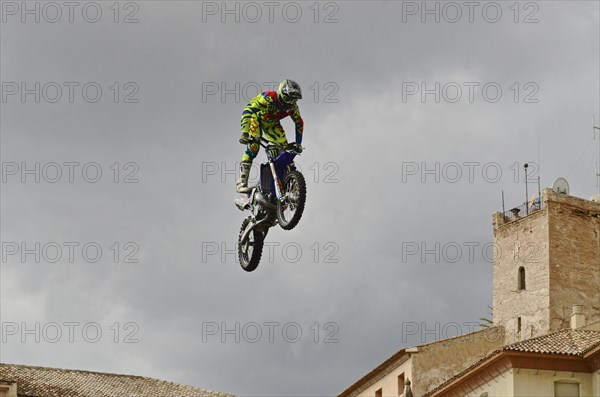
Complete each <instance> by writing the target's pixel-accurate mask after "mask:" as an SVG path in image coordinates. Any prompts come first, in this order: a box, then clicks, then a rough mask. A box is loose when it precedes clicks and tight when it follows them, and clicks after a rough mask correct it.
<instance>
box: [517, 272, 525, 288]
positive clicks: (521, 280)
mask: <svg viewBox="0 0 600 397" xmlns="http://www.w3.org/2000/svg"><path fill="white" fill-rule="evenodd" d="M518 289H519V291H522V290H524V289H525V268H524V267H523V266H521V267H520V268H519V285H518Z"/></svg>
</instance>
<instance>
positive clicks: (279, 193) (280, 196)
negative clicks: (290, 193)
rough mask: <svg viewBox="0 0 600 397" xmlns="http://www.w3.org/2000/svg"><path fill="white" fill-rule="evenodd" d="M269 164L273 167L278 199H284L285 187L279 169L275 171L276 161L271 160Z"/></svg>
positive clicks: (272, 171) (272, 172)
mask: <svg viewBox="0 0 600 397" xmlns="http://www.w3.org/2000/svg"><path fill="white" fill-rule="evenodd" d="M269 166H270V167H271V174H273V181H274V183H273V184H274V185H275V195H276V196H277V200H279V201H281V200H283V188H282V187H281V181H280V180H279V177H278V176H277V171H275V163H274V162H273V161H269Z"/></svg>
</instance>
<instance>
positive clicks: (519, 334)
mask: <svg viewBox="0 0 600 397" xmlns="http://www.w3.org/2000/svg"><path fill="white" fill-rule="evenodd" d="M493 228H494V248H495V249H494V269H493V322H494V326H493V327H490V328H488V329H486V330H482V331H478V332H474V333H470V334H467V335H462V336H459V337H456V338H451V339H446V340H442V341H438V342H434V343H428V344H424V345H420V346H416V347H412V348H407V349H402V350H400V351H399V352H397V353H396V354H394V355H393V356H391V357H390V358H389V359H388V360H386V361H385V362H383V363H382V364H381V365H379V366H378V367H377V368H375V369H373V370H372V371H370V372H369V373H367V374H366V375H365V376H363V377H362V378H361V379H359V380H358V381H356V382H355V383H354V384H352V385H351V386H349V387H348V388H346V389H345V390H344V391H343V392H341V393H340V394H339V397H355V396H360V397H362V396H364V397H386V396H402V397H409V396H411V395H412V396H418V397H497V396H498V397H500V396H506V397H513V396H520V397H538V396H539V397H599V396H600V199H595V200H584V199H581V198H577V197H573V196H569V195H565V194H559V193H556V192H554V191H553V190H551V189H545V190H544V192H543V194H542V197H540V198H539V200H536V201H532V202H531V203H530V205H528V206H526V207H522V208H515V209H513V210H511V211H509V212H508V213H499V212H498V213H495V214H494V215H493ZM407 383H409V385H408V386H407Z"/></svg>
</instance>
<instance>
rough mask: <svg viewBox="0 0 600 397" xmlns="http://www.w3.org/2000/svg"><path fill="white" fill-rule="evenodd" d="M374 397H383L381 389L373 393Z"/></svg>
mask: <svg viewBox="0 0 600 397" xmlns="http://www.w3.org/2000/svg"><path fill="white" fill-rule="evenodd" d="M375 397H383V389H379V390H377V391H376V392H375Z"/></svg>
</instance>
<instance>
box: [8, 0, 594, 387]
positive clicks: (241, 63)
mask: <svg viewBox="0 0 600 397" xmlns="http://www.w3.org/2000/svg"><path fill="white" fill-rule="evenodd" d="M598 4H599V3H598V2H597V1H532V2H518V3H515V2H513V1H509V2H473V3H466V4H465V2H451V3H447V2H435V1H429V2H427V3H422V2H400V1H371V2H367V1H351V2H343V1H341V2H326V1H323V2H313V1H307V2H277V1H275V2H271V3H269V2H245V3H242V2H228V3H222V2H200V1H198V2H194V1H175V2H167V1H136V2H125V1H122V2H119V3H115V2H112V1H106V2H105V1H98V2H95V3H94V2H74V3H67V4H65V2H60V1H59V2H35V1H28V2H25V3H23V2H10V1H2V2H1V6H2V8H1V12H2V21H1V22H2V23H1V30H0V34H1V37H0V44H1V61H0V66H1V76H0V77H1V81H2V101H1V103H0V105H1V110H0V118H1V124H0V130H1V155H2V178H3V179H2V185H1V189H2V190H1V211H2V212H1V234H2V235H1V240H2V263H1V279H0V287H1V291H0V297H1V304H0V308H1V322H2V341H1V344H0V360H1V361H2V362H7V363H17V364H29V365H41V366H51V367H60V368H77V369H86V370H94V371H103V372H118V373H128V374H137V375H145V376H152V377H157V378H161V379H166V380H170V381H174V382H179V383H185V384H190V385H195V386H199V387H203V388H209V389H214V390H219V391H223V392H229V393H235V394H239V395H261V396H263V395H264V396H274V395H290V396H291V395H295V396H297V395H332V394H335V393H337V392H339V391H341V390H342V389H344V388H345V387H347V386H348V385H349V384H351V383H352V382H354V381H355V380H357V379H358V378H359V377H360V376H362V375H363V374H365V373H366V372H368V371H369V370H370V369H372V368H373V367H374V366H376V365H377V364H379V363H380V362H382V361H383V360H384V359H386V358H387V357H388V356H389V355H391V354H392V353H394V352H395V351H397V350H398V349H400V348H402V347H405V346H409V345H415V344H419V343H422V342H430V341H432V340H434V339H439V338H443V337H449V336H454V335H456V332H457V331H456V329H455V328H456V327H454V328H452V326H451V325H449V324H454V323H457V324H459V325H460V329H461V331H462V332H469V331H470V330H471V328H470V327H472V323H473V322H476V321H477V320H478V318H479V317H482V316H486V315H487V314H488V308H487V306H489V305H491V300H492V294H491V285H492V264H491V260H490V257H491V250H490V249H489V248H490V246H489V243H490V242H491V241H492V226H491V217H492V213H493V212H495V211H499V210H501V209H502V191H504V195H505V201H506V207H507V209H509V208H512V207H514V206H516V205H519V204H521V203H522V202H523V201H524V200H525V185H524V183H523V179H524V173H523V164H524V163H526V162H529V163H531V167H530V168H529V170H530V175H531V174H533V179H532V180H533V182H532V183H530V184H529V195H532V194H533V193H535V192H537V183H536V182H535V181H537V176H538V175H539V176H540V177H541V186H542V188H544V187H548V186H551V185H552V183H553V181H554V179H555V178H557V177H559V176H562V177H566V178H567V180H568V181H569V182H570V185H571V192H572V194H573V195H576V196H580V197H584V198H589V197H590V196H591V195H593V194H596V193H597V191H598V190H597V187H596V180H595V177H594V174H595V169H594V167H595V161H596V154H597V147H598V146H597V145H598V135H597V136H596V140H593V132H592V115H596V120H597V121H596V122H597V123H600V121H599V119H600V114H599V112H600V98H599V70H600V65H599V51H600V41H599V37H600V32H599V6H598ZM425 8H426V9H425ZM36 18H37V21H36ZM436 19H437V20H436ZM288 77H289V78H293V79H295V80H297V81H298V82H299V83H300V84H301V85H302V87H303V90H304V99H303V100H302V101H301V102H300V110H301V112H302V115H303V118H304V120H305V136H304V142H303V144H304V146H305V147H306V151H305V152H304V153H303V154H302V156H301V157H300V158H298V160H297V164H298V165H299V167H300V168H301V169H302V171H303V172H304V174H305V176H306V178H307V181H308V199H307V207H306V210H305V213H304V216H303V219H302V220H301V222H300V224H299V225H298V226H297V227H296V228H295V229H294V230H292V231H289V232H286V231H283V230H282V229H280V228H275V229H272V230H271V232H270V233H269V236H268V239H267V240H268V242H269V244H268V246H267V247H266V248H265V254H264V256H263V260H262V263H261V264H260V266H259V267H258V269H257V270H256V271H255V272H254V273H250V274H249V273H246V272H244V271H243V270H242V269H241V268H240V266H239V264H238V263H237V258H236V255H235V254H234V253H233V252H234V249H235V241H236V238H237V234H238V231H239V228H240V225H241V222H242V220H243V219H244V217H245V216H246V214H243V213H241V212H239V211H238V210H237V209H236V208H235V206H234V205H233V200H234V197H235V193H234V185H235V178H236V176H235V175H234V172H233V170H234V169H236V168H237V162H238V161H239V160H240V157H241V155H242V152H243V147H242V146H241V145H239V144H238V143H237V141H238V138H239V133H240V132H239V119H240V115H241V112H242V109H243V107H244V105H245V103H246V102H247V99H248V98H249V97H251V96H254V95H256V94H257V93H258V90H259V89H260V90H266V89H268V87H269V86H270V85H271V83H272V82H277V81H280V80H282V79H284V78H288ZM36 84H37V85H36ZM36 101H38V103H36ZM284 127H286V129H287V130H288V137H289V138H290V139H293V124H292V123H291V121H289V120H285V121H284ZM264 158H265V157H264V154H262V153H261V155H260V157H259V159H258V160H257V161H256V163H258V162H261V161H264ZM36 164H39V165H36ZM540 164H541V172H540V166H539V165H540ZM36 167H37V168H36ZM28 170H29V171H28ZM98 172H101V174H99V173H98ZM251 176H253V177H255V172H253V174H252V175H251ZM36 178H38V179H39V182H36ZM36 244H39V245H36ZM36 256H39V258H36ZM36 260H39V263H36ZM415 324H416V325H417V331H416V332H415V331H414V329H415V328H414V327H413V325H415ZM236 327H237V328H236ZM98 332H101V335H100V334H98ZM258 332H260V334H259V333H258ZM298 332H301V335H299V334H298ZM36 338H37V339H38V340H37V341H36ZM236 338H237V339H239V340H238V341H236ZM128 342H130V343H128Z"/></svg>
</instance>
